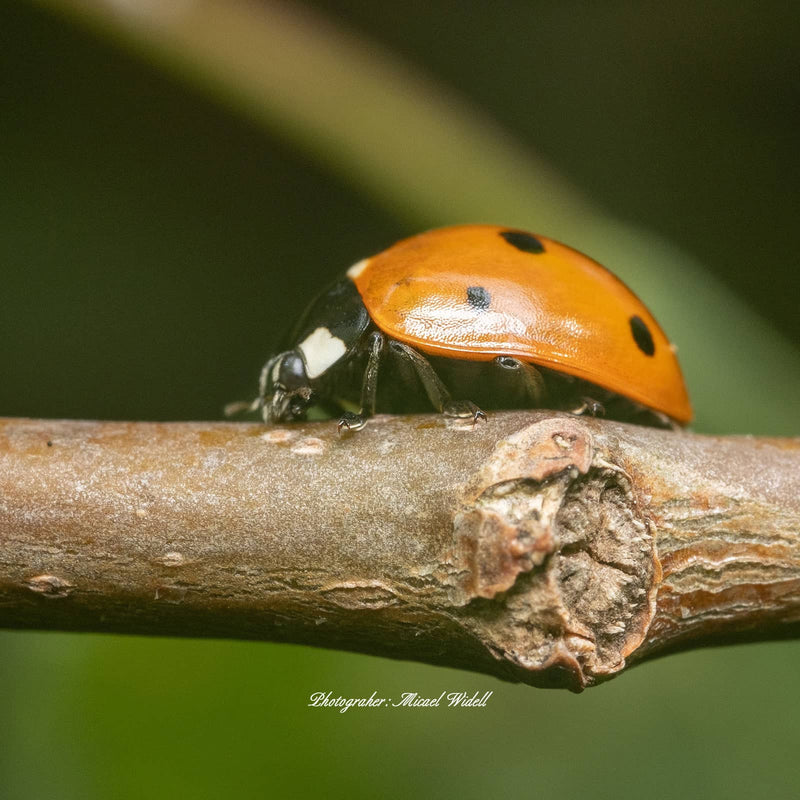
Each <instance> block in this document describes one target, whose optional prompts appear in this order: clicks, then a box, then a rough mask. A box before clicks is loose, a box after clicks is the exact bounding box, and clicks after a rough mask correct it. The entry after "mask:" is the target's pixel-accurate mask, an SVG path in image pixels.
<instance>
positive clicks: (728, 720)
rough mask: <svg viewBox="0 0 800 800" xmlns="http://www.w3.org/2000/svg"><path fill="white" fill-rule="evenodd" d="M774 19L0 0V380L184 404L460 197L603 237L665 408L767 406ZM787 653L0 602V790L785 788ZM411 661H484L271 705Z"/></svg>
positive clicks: (625, 6) (180, 415)
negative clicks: (186, 635)
mask: <svg viewBox="0 0 800 800" xmlns="http://www.w3.org/2000/svg"><path fill="white" fill-rule="evenodd" d="M221 7H224V8H225V9H227V10H222V11H221V10H220V8H221ZM798 41H800V11H798V6H797V5H796V4H794V3H778V2H740V3H728V2H722V0H718V1H717V2H709V3H702V4H698V3H690V2H673V3H669V4H663V3H655V2H652V3H651V2H612V3H593V2H588V0H586V2H537V1H536V0H529V1H528V2H511V1H510V0H498V2H495V3H493V4H491V6H490V5H489V4H479V3H474V4H465V3H464V2H463V0H462V2H460V3H456V2H439V3H428V4H416V3H414V4H411V3H407V2H406V3H398V2H380V3H375V2H370V3H367V2H356V0H328V2H317V3H307V4H303V5H300V4H297V3H294V4H292V5H291V6H277V5H273V4H271V3H255V2H249V3H239V2H230V3H214V2H210V0H206V1H205V2H192V1H191V0H181V2H175V3H159V2H157V1H156V0H150V2H143V1H141V2H137V0H115V1H114V2H110V1H109V2H107V3H101V2H95V1H93V0H85V1H84V2H81V1H80V0H76V1H75V2H68V0H52V2H51V3H45V4H33V3H27V2H19V3H5V4H0V42H1V43H2V47H1V48H0V186H2V191H1V192H0V264H1V265H2V267H0V269H2V298H3V303H2V314H0V335H1V336H2V339H1V340H2V341H3V343H4V346H3V349H2V356H0V364H2V377H0V413H2V414H4V415H9V416H15V415H19V416H42V417H75V418H107V419H109V418H124V419H142V420H147V419H153V420H158V419H218V418H220V415H221V408H222V406H223V405H224V404H225V403H226V402H228V401H230V400H232V399H237V398H243V397H250V396H252V394H253V392H254V385H255V377H256V375H257V372H258V369H259V367H260V365H261V363H262V361H263V360H264V358H265V356H267V355H268V354H269V352H270V350H271V348H272V347H273V346H274V343H275V341H276V340H277V339H278V337H279V336H280V334H281V332H282V330H283V328H284V327H286V325H287V324H289V323H290V321H291V319H292V318H293V316H294V315H295V314H296V313H297V311H298V310H299V309H300V308H301V307H302V304H303V302H304V301H305V299H306V298H307V297H308V295H309V292H310V291H312V290H313V287H314V286H316V285H317V284H318V283H319V282H321V281H322V280H324V279H327V277H329V276H330V275H333V274H335V273H336V272H338V271H340V270H341V269H342V268H343V267H345V266H347V265H349V264H350V263H353V262H354V261H356V260H357V259H359V258H361V257H362V256H364V255H366V254H369V253H372V252H374V251H376V250H378V249H380V248H382V247H384V246H385V245H387V244H389V243H391V242H392V241H393V240H394V239H396V238H399V237H400V236H403V235H408V234H410V233H413V232H416V231H418V230H420V229H423V228H426V227H432V226H435V225H438V224H444V223H450V222H466V221H476V222H477V221H484V222H497V223H501V224H509V225H520V226H525V227H527V228H530V229H533V230H538V231H539V232H541V233H544V234H547V235H553V236H556V237H557V238H561V239H563V240H565V241H567V242H568V243H570V244H573V245H575V246H578V247H580V248H581V249H584V250H586V251H587V252H589V253H590V254H591V255H594V256H595V257H598V258H599V259H600V260H602V261H603V262H604V263H606V264H607V265H608V266H610V267H611V268H612V269H615V270H616V271H618V272H619V273H620V274H621V275H622V276H623V277H624V278H625V279H626V280H627V281H628V282H629V283H630V284H631V285H632V286H633V287H634V289H635V290H636V291H637V292H638V293H639V294H640V295H641V296H642V297H643V298H644V299H645V300H646V301H647V302H648V304H649V305H651V306H652V307H653V308H654V309H655V311H656V315H657V316H658V317H659V318H660V319H661V321H662V323H663V324H664V327H665V328H666V329H667V331H668V332H669V333H670V335H671V337H672V338H673V339H674V340H675V341H676V342H677V343H678V345H679V348H680V356H681V360H682V363H683V364H684V368H685V372H686V375H687V380H688V382H689V388H690V391H691V393H692V396H693V398H694V401H695V405H696V410H697V423H696V426H695V428H696V430H699V431H702V432H711V433H766V434H779V435H790V434H795V433H796V432H797V428H798V425H797V422H796V420H797V411H798V400H797V397H798V396H799V394H798V392H800V356H799V355H798V350H797V346H798V344H799V343H800V318H799V317H798V315H797V313H796V305H797V299H798V296H800V269H798V266H800V265H799V264H798V258H797V255H796V253H797V249H796V244H795V242H796V236H797V219H798V217H799V216H800V214H799V212H800V201H799V200H798V197H799V195H798V191H797V186H798V178H800V154H799V153H798V147H797V130H798V123H799V122H800V102H798V101H800V56H799V55H798V52H799V51H798V48H797V42H798ZM798 655H800V645H798V644H796V643H791V642H790V643H781V644H762V645H747V646H740V647H731V648H721V649H716V650H708V651H705V652H695V653H686V654H682V655H678V656H672V657H669V658H666V659H663V660H660V661H658V662H654V663H652V664H649V665H646V666H643V667H641V668H638V669H636V670H633V671H631V672H630V673H629V674H625V675H623V676H622V677H621V678H619V679H617V680H614V681H612V682H611V683H609V684H606V685H604V686H601V687H599V688H597V689H594V690H590V691H588V692H586V693H584V694H583V695H581V696H573V695H568V694H565V693H559V692H552V691H551V692H548V691H542V690H535V689H531V688H528V687H521V686H513V685H506V684H503V683H500V682H498V681H495V680H493V679H490V678H486V677H483V676H478V675H472V674H470V673H461V672H455V671H448V670H443V669H438V668H433V667H426V666H421V665H417V664H413V663H399V662H398V663H394V662H390V661H387V660H383V659H377V658H370V657H366V656H355V655H350V654H343V653H333V652H326V651H317V650H314V649H313V648H305V647H293V646H285V645H281V646H278V645H270V644H263V643H242V642H219V641H180V640H166V639H165V640H160V639H144V638H133V637H112V636H96V635H62V634H37V633H11V632H8V633H2V634H0V798H2V800H6V798H22V797H24V798H32V797H33V798H39V797H46V796H47V797H58V798H72V797H76V798H116V797H120V798H128V797H130V798H139V797H169V796H184V795H185V796H193V797H198V798H204V797H209V798H210V797H228V796H243V797H251V796H252V797H260V796H267V795H273V794H274V795H276V796H299V797H303V796H314V795H318V794H323V793H324V794H325V795H326V796H333V797H337V796H342V797H345V796H346V797H349V798H357V797H375V796H383V797H405V796H411V795H425V796H430V795H436V796H445V797H449V796H453V797H464V798H467V797H485V796H487V795H494V794H497V793H498V791H502V792H503V793H506V792H508V793H511V792H515V793H525V794H529V795H531V796H535V797H550V796H566V797H572V796H577V795H578V793H587V794H590V795H591V796H596V797H612V796H613V797H618V798H625V797H637V798H638V797H678V796H685V795H690V796H704V797H717V796H718V797H726V798H738V797H742V798H744V797H748V798H749V797H751V796H752V795H754V794H756V795H765V796H772V797H784V796H785V797H791V796H796V787H797V785H798V781H799V780H800V763H798V758H797V746H798V740H799V735H800V716H799V715H798V714H797V713H796V707H797V698H798V687H797V685H796V675H797V669H796V663H797V657H798ZM445 689H447V690H449V691H455V690H460V689H464V690H468V691H470V692H472V691H475V690H480V691H481V692H483V691H487V690H493V691H494V695H493V697H492V698H491V700H490V702H489V704H488V707H487V708H485V709H475V710H467V709H463V710H458V709H455V710H449V711H448V710H444V709H417V710H412V709H391V710H379V711H375V710H351V711H349V712H347V713H346V714H340V713H337V712H336V711H332V710H322V709H309V708H308V707H307V705H306V704H307V702H308V696H309V694H310V693H311V692H313V691H319V690H324V691H327V690H331V691H333V692H334V694H342V695H345V696H363V695H367V696H368V695H369V694H371V692H372V691H373V690H377V691H378V694H379V695H382V696H399V694H400V692H403V691H418V692H420V693H423V694H438V693H440V692H441V691H443V690H445Z"/></svg>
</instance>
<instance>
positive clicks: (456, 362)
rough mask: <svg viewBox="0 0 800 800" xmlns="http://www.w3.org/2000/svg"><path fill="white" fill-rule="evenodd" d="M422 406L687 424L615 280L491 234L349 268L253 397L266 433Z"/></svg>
mask: <svg viewBox="0 0 800 800" xmlns="http://www.w3.org/2000/svg"><path fill="white" fill-rule="evenodd" d="M426 397H427V401H426ZM453 397H456V398H459V399H456V400H454V399H453ZM426 402H427V403H430V404H432V405H433V406H434V408H436V409H437V410H438V411H440V412H442V413H444V414H446V415H448V416H455V417H471V418H472V419H473V420H477V419H478V418H479V417H485V414H484V413H483V411H482V410H481V406H483V407H486V408H522V407H547V408H555V409H563V410H573V411H580V410H587V409H589V410H593V409H596V408H598V407H602V408H604V410H605V413H606V415H607V416H610V417H613V418H616V419H623V420H630V421H641V422H645V423H649V424H656V425H668V424H673V423H679V424H687V423H688V422H690V421H691V418H692V411H691V406H690V404H689V398H688V395H687V392H686V388H685V385H684V381H683V377H682V375H681V371H680V367H679V365H678V361H677V358H676V356H675V349H674V347H673V346H672V345H671V344H670V342H669V340H668V339H667V337H666V336H665V334H664V332H663V331H662V330H661V328H660V327H659V325H658V323H657V322H656V320H655V319H654V318H653V315H652V314H651V313H650V312H649V311H648V310H647V308H646V306H645V305H644V304H643V303H642V301H641V300H639V298H638V297H636V295H635V294H634V293H633V292H632V291H631V290H630V289H628V287H627V286H626V285H625V284H624V283H622V281H620V280H619V279H618V278H617V277H615V276H614V275H613V274H612V273H611V272H609V271H608V270H607V269H605V268H604V267H602V266H601V265H600V264H598V263H597V262H595V261H593V260H592V259H590V258H588V257H587V256H585V255H583V254H582V253H579V252H577V251H576V250H573V249H571V248H569V247H567V246H566V245H563V244H560V243H558V242H556V241H553V240H552V239H547V238H545V237H543V236H538V235H534V234H531V233H527V232H525V231H520V230H516V229H510V228H504V227H501V226H495V225H459V226H454V227H449V228H440V229H437V230H432V231H428V232H426V233H422V234H420V235H418V236H412V237H410V238H408V239H404V240H402V241H400V242H398V243H397V244H395V245H393V246H391V247H389V248H388V249H387V250H384V251H383V252H381V253H378V254H377V255H375V256H372V257H371V258H367V259H364V260H363V261H359V262H358V263H357V264H354V265H353V266H352V267H351V268H350V269H349V270H348V271H347V273H346V274H345V276H343V277H342V278H340V279H339V280H337V281H336V282H335V283H333V284H332V285H331V286H330V287H329V288H328V289H327V290H326V291H324V292H323V293H322V294H321V295H320V296H319V297H317V298H316V300H314V302H312V304H311V305H310V306H309V308H308V309H307V310H306V312H305V314H304V315H303V316H302V317H301V319H300V320H299V322H298V324H297V326H296V328H295V331H294V334H293V335H292V337H291V340H290V342H289V347H288V349H286V350H285V351H284V352H282V353H280V354H279V355H276V356H275V357H273V358H271V359H270V360H269V361H268V362H267V363H266V365H265V366H264V369H263V370H262V373H261V381H260V390H259V400H258V404H259V406H260V407H261V410H262V414H263V417H264V419H265V421H267V422H283V421H289V420H298V419H303V418H304V417H305V414H306V411H307V409H308V408H309V406H311V405H322V406H326V405H327V406H329V407H331V408H332V409H337V408H338V410H339V411H340V412H341V410H342V409H343V408H344V407H346V406H347V404H348V403H352V404H354V405H355V406H356V407H357V408H358V411H357V412H354V411H345V412H344V413H343V414H342V415H341V418H340V422H339V426H340V429H342V428H344V429H349V430H358V429H360V428H363V427H364V425H365V424H366V421H367V418H368V417H369V416H371V415H372V414H374V413H375V410H376V408H380V409H381V410H387V411H393V412H404V411H418V410H423V409H424V408H425V406H426Z"/></svg>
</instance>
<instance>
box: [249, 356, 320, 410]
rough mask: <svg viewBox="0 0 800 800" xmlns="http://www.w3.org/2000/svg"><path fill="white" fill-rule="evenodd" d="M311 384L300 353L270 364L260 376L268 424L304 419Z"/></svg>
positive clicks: (262, 401)
mask: <svg viewBox="0 0 800 800" xmlns="http://www.w3.org/2000/svg"><path fill="white" fill-rule="evenodd" d="M312 393H313V392H312V389H311V382H310V380H309V378H308V373H307V372H306V364H305V361H304V360H303V356H302V354H301V353H300V351H299V350H287V351H286V352H285V353H281V354H280V355H277V356H275V357H274V358H272V359H270V361H268V362H267V365H266V366H265V367H264V371H263V372H262V374H261V392H260V395H261V410H262V413H263V416H264V420H265V421H266V422H287V421H290V420H298V419H303V418H304V417H305V413H306V409H307V408H308V406H309V405H310V404H311V396H312Z"/></svg>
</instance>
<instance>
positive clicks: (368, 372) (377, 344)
mask: <svg viewBox="0 0 800 800" xmlns="http://www.w3.org/2000/svg"><path fill="white" fill-rule="evenodd" d="M368 341H369V344H368V353H367V366H366V369H365V370H364V377H363V379H362V381H361V409H360V410H359V412H358V414H353V413H352V412H350V411H346V412H345V413H344V414H342V416H341V417H340V419H339V433H341V432H342V430H343V429H346V430H348V431H360V430H361V429H362V428H363V427H364V426H365V425H366V424H367V419H368V418H369V417H371V416H372V415H373V414H374V413H375V395H376V394H377V391H378V369H379V368H380V365H381V356H382V355H383V345H384V337H383V334H382V333H380V331H373V332H372V333H371V334H370V335H369V340H368Z"/></svg>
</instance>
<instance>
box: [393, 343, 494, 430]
mask: <svg viewBox="0 0 800 800" xmlns="http://www.w3.org/2000/svg"><path fill="white" fill-rule="evenodd" d="M389 347H390V349H391V351H392V353H394V355H396V356H398V357H399V358H400V359H402V360H403V361H405V362H406V363H408V364H410V365H411V366H412V367H413V368H414V371H415V372H416V374H417V376H418V377H419V379H420V382H421V383H422V387H423V388H424V389H425V394H427V395H428V399H429V400H430V401H431V405H433V407H434V408H435V409H436V410H437V411H439V412H441V413H442V414H444V415H445V416H446V417H458V418H461V419H469V418H471V419H472V421H473V422H477V420H479V419H486V414H485V413H484V412H483V411H481V409H480V408H478V406H476V405H475V403H473V402H471V401H470V400H453V399H452V397H451V396H450V392H449V391H448V390H447V387H446V386H445V385H444V383H442V380H441V378H440V377H439V376H438V375H437V374H436V371H435V370H434V369H433V367H432V366H431V365H430V362H429V361H428V359H427V358H425V356H423V355H421V354H420V353H418V352H417V351H416V350H414V348H413V347H409V346H408V345H406V344H403V343H402V342H399V341H397V339H390V340H389Z"/></svg>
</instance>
